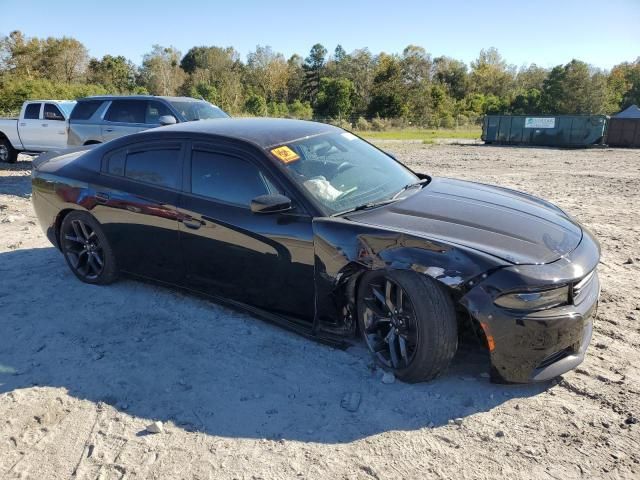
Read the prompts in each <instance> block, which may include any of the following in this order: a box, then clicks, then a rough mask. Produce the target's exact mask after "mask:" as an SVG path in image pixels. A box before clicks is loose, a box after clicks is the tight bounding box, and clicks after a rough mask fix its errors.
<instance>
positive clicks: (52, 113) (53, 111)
mask: <svg viewBox="0 0 640 480" xmlns="http://www.w3.org/2000/svg"><path fill="white" fill-rule="evenodd" d="M42 118H44V119H45V120H62V121H64V115H62V113H60V110H59V109H58V107H56V106H55V105H53V104H52V103H45V104H44V114H43V115H42Z"/></svg>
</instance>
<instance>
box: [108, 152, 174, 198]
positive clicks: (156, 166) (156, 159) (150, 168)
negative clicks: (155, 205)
mask: <svg viewBox="0 0 640 480" xmlns="http://www.w3.org/2000/svg"><path fill="white" fill-rule="evenodd" d="M181 160H182V155H181V150H180V145H179V144H176V145H175V147H149V149H140V150H134V151H129V152H128V153H127V158H126V160H125V166H124V175H125V177H127V178H130V179H132V180H136V181H139V182H145V183H150V184H153V185H157V186H159V187H166V188H172V189H178V187H179V186H180V178H181V177H180V172H181V171H182V161H181ZM115 162H117V160H116V161H115ZM114 166H115V165H114ZM109 168H111V165H109ZM116 168H117V167H116Z"/></svg>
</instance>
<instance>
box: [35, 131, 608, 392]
mask: <svg viewBox="0 0 640 480" xmlns="http://www.w3.org/2000/svg"><path fill="white" fill-rule="evenodd" d="M33 204H34V208H35V211H36V213H37V215H38V218H39V220H40V223H41V225H42V227H43V229H44V230H45V232H46V234H47V236H48V238H49V239H50V241H51V242H52V243H53V244H54V245H55V246H56V247H57V248H59V249H60V251H61V252H62V253H63V255H64V258H65V259H66V262H67V264H68V266H69V268H70V269H71V271H72V272H73V273H74V274H75V275H76V276H77V277H78V278H79V279H80V280H82V281H83V282H87V283H92V284H108V283H111V282H113V281H114V280H116V278H117V277H118V275H119V274H125V273H126V274H130V275H134V276H138V277H143V278H146V279H151V280H154V281H159V282H162V283H164V284H171V285H175V286H178V287H181V288H187V289H189V290H192V291H194V292H199V293H200V294H205V295H208V296H212V297H214V298H215V299H217V300H218V301H221V302H225V303H227V304H231V305H234V306H237V307H242V308H246V309H248V310H250V311H251V312H253V313H254V314H257V315H260V316H262V317H264V318H267V319H269V320H271V321H273V322H276V323H278V324H280V325H283V326H286V327H289V328H291V329H293V330H295V331H297V332H299V333H302V334H304V335H307V336H310V337H314V338H316V339H318V340H321V341H326V342H329V343H332V344H344V343H348V340H349V338H353V337H355V336H357V335H362V337H363V338H364V340H365V342H366V344H367V346H368V347H369V348H370V350H371V352H372V353H373V354H374V355H375V357H376V358H377V359H378V361H379V362H380V363H381V364H382V365H383V366H384V367H385V368H387V369H389V370H392V371H393V372H394V373H395V374H396V376H398V377H399V378H400V379H402V380H404V381H407V382H418V381H424V380H429V379H431V378H434V377H435V376H437V375H438V374H440V373H441V372H442V371H443V370H445V369H446V368H447V365H448V364H449V362H450V361H451V359H452V357H453V356H454V354H455V352H456V349H457V345H458V336H459V331H461V329H462V328H464V327H465V325H470V326H471V328H472V329H473V330H475V331H476V332H477V333H478V335H479V336H480V337H481V339H482V340H483V341H484V342H485V344H486V347H487V349H488V350H489V352H490V358H491V375H492V378H493V379H494V380H495V381H508V382H529V381H540V380H546V379H549V378H552V377H555V376H557V375H559V374H561V373H564V372H566V371H567V370H569V369H571V368H574V367H575V366H576V365H578V364H579V363H580V362H581V361H582V360H583V359H584V355H585V350H586V348H587V346H588V344H589V341H590V339H591V331H592V318H593V316H594V312H595V309H596V306H597V302H598V295H599V291H600V286H599V281H598V275H597V272H596V267H597V265H598V261H599V256H600V248H599V245H598V243H597V241H596V240H595V239H594V237H593V236H592V235H591V234H590V233H589V232H588V231H587V230H586V229H585V228H584V227H581V226H580V225H579V224H578V223H577V222H576V221H575V220H573V219H572V218H571V217H569V216H568V215H567V214H565V213H564V212H563V211H562V210H560V209H559V208H558V207H556V206H554V205H552V204H550V203H548V202H546V201H544V200H541V199H539V198H536V197H532V196H530V195H526V194H524V193H520V192H517V191H514V190H509V189H506V188H501V187H494V186H488V185H483V184H480V183H473V182H466V181H460V180H453V179H448V178H436V177H430V176H428V175H424V174H419V173H415V172H412V171H411V170H410V169H408V168H407V167H405V166H403V165H402V164H401V163H399V162H398V161H397V160H396V159H395V158H393V157H392V156H391V155H389V154H387V153H385V152H383V151H381V150H378V149H377V148H376V147H374V146H372V145H371V144H369V143H367V142H365V141H364V140H362V139H360V138H358V137H357V136H355V135H353V134H351V133H348V132H346V131H344V130H341V129H339V128H336V127H332V126H329V125H324V124H320V123H313V122H302V121H295V120H275V119H224V120H216V121H202V122H193V123H184V124H180V125H175V126H170V127H163V128H158V129H154V130H151V131H147V132H143V133H138V134H134V135H130V136H127V137H122V138H119V139H117V140H114V141H111V142H109V143H106V144H103V145H100V146H97V147H95V148H86V149H82V150H78V151H73V152H58V153H56V152H50V153H48V154H44V155H42V156H40V157H39V158H38V159H36V161H35V162H34V169H33Z"/></svg>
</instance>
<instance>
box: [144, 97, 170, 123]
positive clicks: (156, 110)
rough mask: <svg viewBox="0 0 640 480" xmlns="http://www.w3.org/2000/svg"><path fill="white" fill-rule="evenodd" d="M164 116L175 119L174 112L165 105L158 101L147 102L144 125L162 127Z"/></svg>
mask: <svg viewBox="0 0 640 480" xmlns="http://www.w3.org/2000/svg"><path fill="white" fill-rule="evenodd" d="M164 115H171V116H172V117H174V118H175V115H174V114H173V112H172V111H171V110H169V107H167V106H166V105H165V104H164V103H162V102H158V101H157V100H149V101H148V102H147V110H146V112H145V119H144V123H146V124H147V125H160V117H162V116H164Z"/></svg>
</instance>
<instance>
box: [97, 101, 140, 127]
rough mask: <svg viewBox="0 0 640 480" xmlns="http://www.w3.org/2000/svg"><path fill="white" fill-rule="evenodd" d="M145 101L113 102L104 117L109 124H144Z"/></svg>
mask: <svg viewBox="0 0 640 480" xmlns="http://www.w3.org/2000/svg"><path fill="white" fill-rule="evenodd" d="M146 107H147V102H146V100H113V101H112V102H111V105H110V106H109V110H108V111H107V114H106V115H105V117H104V118H105V120H108V121H109V122H121V123H144V117H145V110H146Z"/></svg>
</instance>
